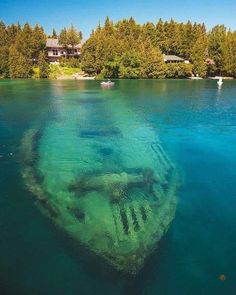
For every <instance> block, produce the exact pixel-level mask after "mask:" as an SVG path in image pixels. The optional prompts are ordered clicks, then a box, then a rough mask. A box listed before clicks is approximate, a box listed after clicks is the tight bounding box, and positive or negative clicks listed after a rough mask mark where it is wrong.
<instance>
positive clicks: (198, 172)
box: [0, 80, 236, 295]
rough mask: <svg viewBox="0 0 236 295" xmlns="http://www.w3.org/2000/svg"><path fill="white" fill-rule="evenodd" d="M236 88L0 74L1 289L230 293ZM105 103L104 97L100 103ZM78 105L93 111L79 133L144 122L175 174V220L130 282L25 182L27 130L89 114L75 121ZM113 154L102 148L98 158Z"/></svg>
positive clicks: (235, 274)
mask: <svg viewBox="0 0 236 295" xmlns="http://www.w3.org/2000/svg"><path fill="white" fill-rule="evenodd" d="M235 93H236V82H234V81H226V82H225V83H224V85H223V87H222V89H220V90H219V89H218V88H217V86H216V82H215V81H184V80H183V81H177V80H176V81H175V80H172V81H145V80H144V81H117V82H116V85H115V87H114V89H111V90H102V89H101V88H100V85H99V82H96V81H52V82H51V81H29V80H28V81H25V80H17V81H14V80H12V81H0V155H1V157H0V167H1V174H0V187H1V194H0V230H1V237H0V270H1V271H0V290H1V292H0V293H1V294H24V295H25V294H26V295H27V294H69V295H70V294H71V295H73V294H164V295H165V294H167V295H169V294H170V295H172V294H186V295H187V294H234V293H235V292H236V271H235V265H236V254H235V253H236V251H235V250H236V215H235V208H236V188H235V177H236V172H235V167H236V149H235V146H236V136H235V131H236V103H235V99H236V97H235ZM104 100H109V102H108V103H106V104H105V105H106V108H105V109H104V107H103V105H104V104H103V101H104ZM84 105H86V106H84ZM108 106H109V107H108ZM77 108H81V109H86V110H87V111H89V114H90V116H91V114H93V111H94V110H96V111H94V114H93V126H92V127H93V128H92V127H91V125H89V124H88V126H87V128H86V129H83V131H82V134H81V131H80V136H82V137H83V136H84V138H88V137H92V138H94V137H95V138H98V137H99V136H101V128H100V129H99V127H101V122H105V124H107V125H108V123H109V122H113V123H114V121H118V122H119V124H121V125H122V126H123V128H124V130H127V133H129V132H131V131H130V130H132V131H133V130H138V132H141V134H144V135H145V130H146V129H145V128H147V129H148V130H152V134H154V136H156V137H157V138H158V139H159V140H160V141H161V143H162V146H163V147H164V149H165V151H166V152H167V153H168V155H169V156H170V157H171V159H172V160H173V161H174V162H175V163H176V165H177V166H178V169H179V171H181V177H182V187H181V189H180V191H179V192H178V199H179V202H178V206H177V213H176V217H175V219H174V221H173V223H172V226H171V228H170V230H169V231H168V233H167V235H166V237H165V238H164V240H163V241H162V243H161V245H160V247H159V250H158V251H156V252H155V253H154V254H153V255H152V256H151V257H150V258H149V259H148V261H147V263H146V264H145V267H144V268H143V270H142V271H141V272H140V273H139V275H138V276H137V277H136V278H134V279H131V278H129V277H127V276H125V275H120V274H117V273H116V272H115V271H112V270H111V269H110V268H109V267H108V266H107V265H106V264H104V265H103V267H102V269H101V267H100V265H99V266H98V264H97V262H96V259H95V258H94V257H92V256H90V253H88V252H87V251H85V250H84V249H83V247H78V245H77V244H76V242H74V241H73V240H72V239H70V238H69V237H68V236H67V235H66V234H65V233H64V232H62V231H61V230H60V229H59V228H58V227H56V226H55V225H54V224H53V223H52V222H51V221H50V219H48V218H47V217H45V216H44V215H43V214H42V213H41V212H40V211H39V210H38V208H37V206H35V203H34V201H35V199H34V197H33V196H32V194H31V193H30V192H29V191H27V189H26V188H25V185H24V182H23V181H22V178H21V169H22V167H21V161H20V160H21V159H20V153H19V150H20V145H21V142H22V138H23V136H24V134H25V132H26V131H27V130H29V129H30V128H32V127H34V126H36V125H37V126H39V125H40V126H44V125H50V122H60V120H61V119H63V120H64V121H65V122H68V124H69V122H70V121H71V120H78V124H80V122H85V121H86V120H87V117H88V116H87V113H86V112H84V117H83V116H82V115H81V114H82V113H80V117H78V118H77V112H76V109H77ZM109 108H111V109H110V110H109ZM73 109H74V111H73V112H71V110H73ZM98 110H99V111H98ZM111 114H112V115H111ZM130 117H131V118H130ZM90 122H91V121H90ZM96 122H98V125H96ZM130 122H133V123H132V124H133V125H132V126H130V125H128V123H129V124H130ZM110 124H112V123H110ZM142 124H143V125H142ZM114 125H115V124H114ZM94 126H97V127H96V128H94ZM142 126H143V130H142V128H141V127H142ZM136 127H139V128H136ZM42 128H44V127H42ZM64 128H65V130H66V128H67V126H66V125H65V126H64ZM135 128H136V129H135ZM69 130H71V129H70V128H69ZM78 130H80V129H78ZM99 130H100V133H99ZM104 130H106V129H104V128H102V131H103V133H104ZM109 130H112V132H111V133H106V134H105V136H106V137H108V138H109V140H110V141H111V139H112V137H113V136H117V132H118V131H117V129H115V128H113V129H109ZM48 132H50V130H48ZM67 132H68V128H67ZM78 132H79V131H78ZM65 133H66V132H65ZM59 134H61V136H62V137H63V132H61V133H59ZM102 135H103V136H104V134H102ZM139 135H140V134H139ZM132 136H134V135H133V134H132ZM48 138H50V136H48ZM65 138H66V134H65ZM69 147H70V143H69V142H68V148H69ZM110 154H111V148H110V146H107V147H106V148H104V149H102V150H101V151H100V155H99V156H100V157H102V158H104V159H109V157H110ZM85 156H86V155H85ZM128 160H129V159H127V160H126V161H128ZM41 165H42V166H43V165H48V163H41ZM105 165H108V166H109V161H107V162H106V163H105ZM52 189H54V190H55V189H56V187H55V188H52ZM221 274H224V275H225V277H226V280H225V281H220V280H219V276H220V275H221Z"/></svg>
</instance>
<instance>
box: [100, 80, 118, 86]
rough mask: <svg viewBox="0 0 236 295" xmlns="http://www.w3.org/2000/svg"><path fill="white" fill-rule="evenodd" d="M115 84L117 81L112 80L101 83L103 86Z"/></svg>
mask: <svg viewBox="0 0 236 295" xmlns="http://www.w3.org/2000/svg"><path fill="white" fill-rule="evenodd" d="M114 85H115V82H112V81H111V80H107V81H106V82H105V81H103V82H102V83H101V86H102V87H112V86H114Z"/></svg>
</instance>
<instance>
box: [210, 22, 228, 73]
mask: <svg viewBox="0 0 236 295" xmlns="http://www.w3.org/2000/svg"><path fill="white" fill-rule="evenodd" d="M226 33H227V30H226V28H225V26H222V25H221V26H219V25H218V26H215V27H214V28H213V29H212V30H211V32H210V34H209V36H208V51H209V56H210V58H212V59H213V61H214V63H215V67H216V73H215V74H218V75H219V74H221V71H222V70H223V66H224V61H223V46H224V43H225V40H226Z"/></svg>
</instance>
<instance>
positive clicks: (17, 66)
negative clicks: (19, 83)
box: [9, 45, 32, 78]
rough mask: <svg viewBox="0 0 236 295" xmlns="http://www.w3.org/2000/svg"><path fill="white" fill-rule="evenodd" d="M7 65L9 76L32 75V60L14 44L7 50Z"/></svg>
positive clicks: (26, 76)
mask: <svg viewBox="0 0 236 295" xmlns="http://www.w3.org/2000/svg"><path fill="white" fill-rule="evenodd" d="M9 66H10V77H11V78H30V77H31V76H32V61H31V60H30V59H29V58H27V57H26V56H24V55H23V54H22V53H21V52H19V51H18V49H17V47H16V46H15V45H12V46H11V47H10V50H9Z"/></svg>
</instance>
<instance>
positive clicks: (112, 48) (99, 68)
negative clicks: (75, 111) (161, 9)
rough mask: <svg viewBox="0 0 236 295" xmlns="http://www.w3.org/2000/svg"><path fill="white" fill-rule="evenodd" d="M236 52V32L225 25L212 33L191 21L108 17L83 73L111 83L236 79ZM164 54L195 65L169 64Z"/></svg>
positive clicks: (86, 54) (88, 50) (87, 48)
mask: <svg viewBox="0 0 236 295" xmlns="http://www.w3.org/2000/svg"><path fill="white" fill-rule="evenodd" d="M235 53H236V32H232V31H230V30H228V29H227V28H226V27H225V26H223V25H217V26H215V27H214V28H212V30H211V31H209V32H207V30H206V27H205V25H204V24H197V23H191V22H190V21H188V22H187V23H178V22H176V21H174V20H173V19H171V20H170V21H165V22H164V21H162V19H160V20H159V21H158V22H157V23H156V24H154V23H152V22H148V23H145V24H143V25H140V24H138V23H136V21H135V20H134V19H133V18H130V19H125V20H121V21H118V22H116V23H113V22H112V21H111V20H110V19H109V18H107V19H106V21H105V24H104V26H101V25H99V26H98V27H97V28H96V29H95V30H94V31H92V33H91V35H90V38H89V39H88V40H87V42H86V43H85V44H84V46H83V48H82V69H83V70H84V71H85V72H87V73H89V74H91V75H99V76H100V77H107V78H109V77H113V78H165V77H166V78H172V77H179V78H181V77H187V76H190V75H191V74H192V73H193V74H195V75H199V76H201V77H206V76H213V75H229V76H234V77H236V54H235ZM163 54H167V55H177V56H179V57H182V58H184V59H186V60H189V61H190V62H191V64H190V65H189V64H184V63H183V64H166V63H164V60H163Z"/></svg>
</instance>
